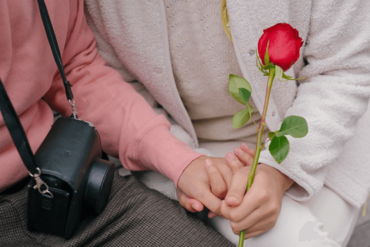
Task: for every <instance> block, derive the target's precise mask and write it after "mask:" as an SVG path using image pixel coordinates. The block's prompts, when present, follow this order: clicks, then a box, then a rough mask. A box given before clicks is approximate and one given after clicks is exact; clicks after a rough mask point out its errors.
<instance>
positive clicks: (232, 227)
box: [230, 222, 240, 235]
mask: <svg viewBox="0 0 370 247" xmlns="http://www.w3.org/2000/svg"><path fill="white" fill-rule="evenodd" d="M230 226H231V230H232V231H233V233H234V234H235V235H239V232H240V231H238V229H237V226H236V224H235V223H234V222H231V223H230Z"/></svg>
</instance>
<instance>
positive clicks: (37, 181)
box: [30, 167, 54, 198]
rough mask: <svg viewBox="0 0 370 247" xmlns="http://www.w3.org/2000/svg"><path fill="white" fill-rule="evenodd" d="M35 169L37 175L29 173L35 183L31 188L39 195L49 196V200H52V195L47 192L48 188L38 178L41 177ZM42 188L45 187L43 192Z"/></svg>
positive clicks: (39, 171)
mask: <svg viewBox="0 0 370 247" xmlns="http://www.w3.org/2000/svg"><path fill="white" fill-rule="evenodd" d="M36 169H37V171H38V173H37V174H31V173H30V176H31V177H33V178H34V179H35V182H36V185H35V186H33V188H34V189H38V190H39V192H40V193H41V194H48V195H49V196H51V198H53V197H54V195H53V193H51V192H50V191H49V186H48V185H47V184H46V183H45V182H44V181H43V180H42V179H41V178H40V176H41V170H40V168H38V167H37V168H36ZM42 186H45V189H44V190H43V189H42V188H41V187H42Z"/></svg>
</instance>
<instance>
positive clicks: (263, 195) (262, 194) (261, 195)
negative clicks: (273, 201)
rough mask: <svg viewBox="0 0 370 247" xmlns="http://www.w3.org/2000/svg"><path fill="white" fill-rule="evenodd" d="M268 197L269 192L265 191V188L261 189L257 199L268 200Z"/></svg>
mask: <svg viewBox="0 0 370 247" xmlns="http://www.w3.org/2000/svg"><path fill="white" fill-rule="evenodd" d="M269 198H270V195H269V193H267V191H265V190H262V191H261V192H260V193H259V201H260V202H266V201H268V200H269Z"/></svg>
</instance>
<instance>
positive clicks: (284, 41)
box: [258, 23, 303, 71]
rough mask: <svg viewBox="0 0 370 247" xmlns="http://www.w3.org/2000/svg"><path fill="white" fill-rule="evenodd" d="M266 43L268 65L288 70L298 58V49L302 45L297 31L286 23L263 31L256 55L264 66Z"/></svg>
mask: <svg viewBox="0 0 370 247" xmlns="http://www.w3.org/2000/svg"><path fill="white" fill-rule="evenodd" d="M267 42H269V47H268V52H269V58H270V63H272V64H274V65H277V66H279V67H281V68H282V69H283V70H284V71H286V70H288V69H289V68H290V67H292V65H293V64H294V63H295V62H296V61H297V60H298V58H299V48H301V46H302V45H303V41H302V38H301V37H299V36H298V31H297V29H294V28H292V26H291V25H289V24H287V23H278V24H276V25H274V26H272V27H269V28H267V29H265V30H263V34H262V36H261V38H260V40H259V41H258V54H259V56H260V58H261V60H262V63H263V65H266V64H265V61H264V58H265V53H266V47H267Z"/></svg>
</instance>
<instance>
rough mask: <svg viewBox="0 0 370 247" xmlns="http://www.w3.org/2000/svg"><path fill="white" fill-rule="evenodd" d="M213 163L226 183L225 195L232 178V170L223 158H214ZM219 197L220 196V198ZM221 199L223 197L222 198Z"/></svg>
mask: <svg viewBox="0 0 370 247" xmlns="http://www.w3.org/2000/svg"><path fill="white" fill-rule="evenodd" d="M213 164H214V165H215V166H216V167H217V169H218V170H219V171H220V173H221V175H222V178H223V180H224V181H225V183H226V187H227V188H226V191H225V195H226V193H227V190H228V189H229V188H230V186H231V180H232V178H233V175H234V174H233V171H232V170H231V168H230V166H229V165H228V164H227V161H226V160H225V159H224V158H217V159H214V161H213ZM220 199H221V198H220ZM222 199H223V198H222Z"/></svg>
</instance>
